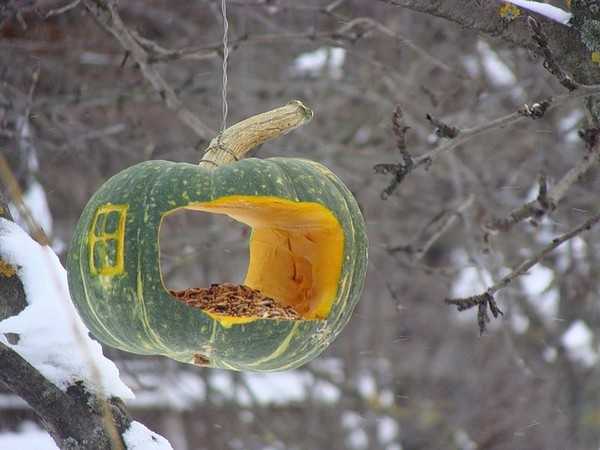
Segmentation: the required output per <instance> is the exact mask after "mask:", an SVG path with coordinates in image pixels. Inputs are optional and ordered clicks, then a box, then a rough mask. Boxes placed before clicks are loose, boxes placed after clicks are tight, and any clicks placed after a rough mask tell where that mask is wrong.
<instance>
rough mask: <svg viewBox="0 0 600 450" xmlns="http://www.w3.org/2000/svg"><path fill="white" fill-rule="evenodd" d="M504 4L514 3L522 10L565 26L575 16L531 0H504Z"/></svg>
mask: <svg viewBox="0 0 600 450" xmlns="http://www.w3.org/2000/svg"><path fill="white" fill-rule="evenodd" d="M502 3H512V4H513V5H515V6H520V7H521V8H524V9H526V10H528V11H531V12H533V13H536V14H539V15H540V16H544V17H546V18H548V19H550V20H553V21H554V22H558V23H560V24H563V25H569V21H570V20H571V18H572V17H573V14H571V13H570V12H568V11H565V10H564V9H560V8H557V7H556V6H552V5H548V4H546V3H540V2H533V1H530V0H502Z"/></svg>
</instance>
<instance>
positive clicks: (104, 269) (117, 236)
mask: <svg viewBox="0 0 600 450" xmlns="http://www.w3.org/2000/svg"><path fill="white" fill-rule="evenodd" d="M127 207H128V205H113V204H111V203H107V204H106V205H102V206H101V207H99V208H98V210H97V211H96V215H95V216H94V220H93V221H92V227H91V230H90V233H89V255H90V261H89V262H90V272H91V273H93V274H95V275H108V276H115V275H119V274H121V273H123V271H124V268H125V219H126V218H127Z"/></svg>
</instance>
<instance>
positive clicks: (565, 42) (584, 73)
mask: <svg viewBox="0 0 600 450" xmlns="http://www.w3.org/2000/svg"><path fill="white" fill-rule="evenodd" d="M379 1H380V2H383V3H386V4H388V5H392V6H398V7H401V8H407V9H411V10H413V11H417V12H422V13H426V14H430V15H432V16H436V17H440V18H443V19H446V20H449V21H450V22H454V23H456V24H458V25H460V26H462V27H464V28H467V29H470V30H474V31H478V32H481V33H485V34H488V35H490V36H492V37H495V38H500V39H502V40H504V41H506V42H509V43H510V44H513V45H517V46H519V47H524V48H527V49H529V50H532V51H534V52H536V53H538V54H539V53H540V49H539V48H538V47H537V46H536V45H535V43H533V42H532V41H531V37H530V30H529V26H528V24H527V19H526V15H525V14H523V15H522V16H521V17H519V18H517V19H515V20H513V21H511V22H508V21H506V20H504V19H503V18H502V17H501V16H500V14H499V8H500V4H499V3H498V2H495V1H481V0H446V1H439V0H379ZM540 21H543V24H544V32H545V34H546V36H547V39H548V45H549V46H550V47H551V48H552V53H553V55H554V58H555V60H556V62H557V63H558V64H560V66H561V67H562V68H563V69H564V70H566V71H568V72H569V73H571V74H572V75H573V78H574V80H575V81H576V82H578V83H581V84H597V83H600V71H599V70H598V68H597V65H595V64H594V63H593V62H592V60H591V54H590V51H589V50H588V49H587V48H586V47H585V45H584V44H583V43H582V42H581V39H580V36H579V32H578V31H577V30H576V29H575V28H574V27H567V26H564V25H561V24H559V23H556V22H553V21H550V20H545V19H544V18H543V17H540Z"/></svg>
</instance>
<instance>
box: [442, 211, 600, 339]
mask: <svg viewBox="0 0 600 450" xmlns="http://www.w3.org/2000/svg"><path fill="white" fill-rule="evenodd" d="M598 222H600V213H597V214H595V215H593V216H592V217H590V218H589V219H588V220H586V221H585V222H583V223H582V224H581V225H579V226H577V227H575V228H573V229H572V230H571V231H568V232H567V233H565V234H563V235H561V236H559V237H557V238H555V239H553V240H552V242H551V243H550V244H549V245H547V246H546V247H544V248H543V249H542V250H541V251H540V252H538V253H537V254H536V255H534V256H532V257H531V258H528V259H526V260H524V261H523V262H522V263H521V264H519V265H518V266H517V268H516V269H514V270H513V271H512V272H511V273H510V274H508V275H506V276H505V277H503V278H502V279H501V280H500V281H498V282H497V283H495V284H494V285H492V286H490V287H489V288H488V289H487V290H486V291H485V292H483V293H482V294H479V295H474V296H471V297H466V298H457V299H450V298H446V299H445V300H444V301H445V302H446V303H447V304H449V305H453V306H456V308H457V309H458V311H464V310H467V309H470V308H473V307H474V306H478V308H479V311H478V323H479V332H480V333H483V332H484V331H485V327H486V324H487V322H489V317H488V315H487V310H488V308H489V310H490V312H491V313H492V315H493V316H494V318H496V317H498V316H499V315H502V311H501V310H500V309H499V308H498V306H497V305H496V302H495V299H494V295H495V294H496V293H497V292H498V291H500V290H501V289H504V288H505V287H506V286H508V285H509V284H511V283H512V282H513V281H514V280H516V279H517V278H519V277H521V276H522V275H524V274H525V273H527V271H528V270H529V269H531V268H532V267H533V266H535V265H536V264H538V263H539V262H540V261H542V259H544V258H545V257H546V256H547V255H548V254H549V253H551V252H552V251H553V250H554V249H556V248H557V247H559V246H560V245H561V244H563V243H565V242H566V241H568V240H570V239H573V238H574V237H575V236H577V235H578V234H580V233H582V232H584V231H587V230H590V229H591V228H592V227H593V226H594V225H596V224H597V223H598Z"/></svg>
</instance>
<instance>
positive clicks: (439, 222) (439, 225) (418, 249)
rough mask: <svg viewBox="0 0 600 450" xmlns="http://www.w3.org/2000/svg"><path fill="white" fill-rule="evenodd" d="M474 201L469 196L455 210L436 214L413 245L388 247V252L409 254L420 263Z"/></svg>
mask: <svg viewBox="0 0 600 450" xmlns="http://www.w3.org/2000/svg"><path fill="white" fill-rule="evenodd" d="M474 200H475V196H474V195H472V194H471V195H469V196H468V197H467V199H466V200H465V201H463V202H462V203H461V204H460V205H458V207H457V208H456V209H455V210H453V211H444V212H442V214H438V215H437V216H436V217H435V218H434V219H433V220H432V221H431V222H430V223H429V224H427V225H426V226H425V227H423V230H422V231H421V232H420V233H419V234H418V235H417V237H416V238H415V239H414V240H413V243H411V244H405V245H397V246H393V247H389V248H388V252H390V253H396V252H400V251H403V252H407V253H410V254H411V256H412V258H413V260H414V261H420V260H421V259H422V258H423V257H424V256H425V255H426V254H427V252H428V251H429V249H430V248H431V247H432V246H433V245H434V244H435V243H436V242H437V241H438V240H439V239H440V238H441V237H442V236H443V235H444V234H446V233H447V232H448V230H449V229H450V228H452V226H453V225H454V224H455V223H456V221H457V220H458V219H459V217H460V216H461V215H462V214H463V213H464V212H465V211H466V210H467V209H469V208H470V207H471V206H472V205H473V201H474ZM433 227H435V231H433V232H432V233H431V234H430V235H429V237H427V234H428V232H429V231H430V229H431V228H433ZM421 242H422V244H421Z"/></svg>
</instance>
